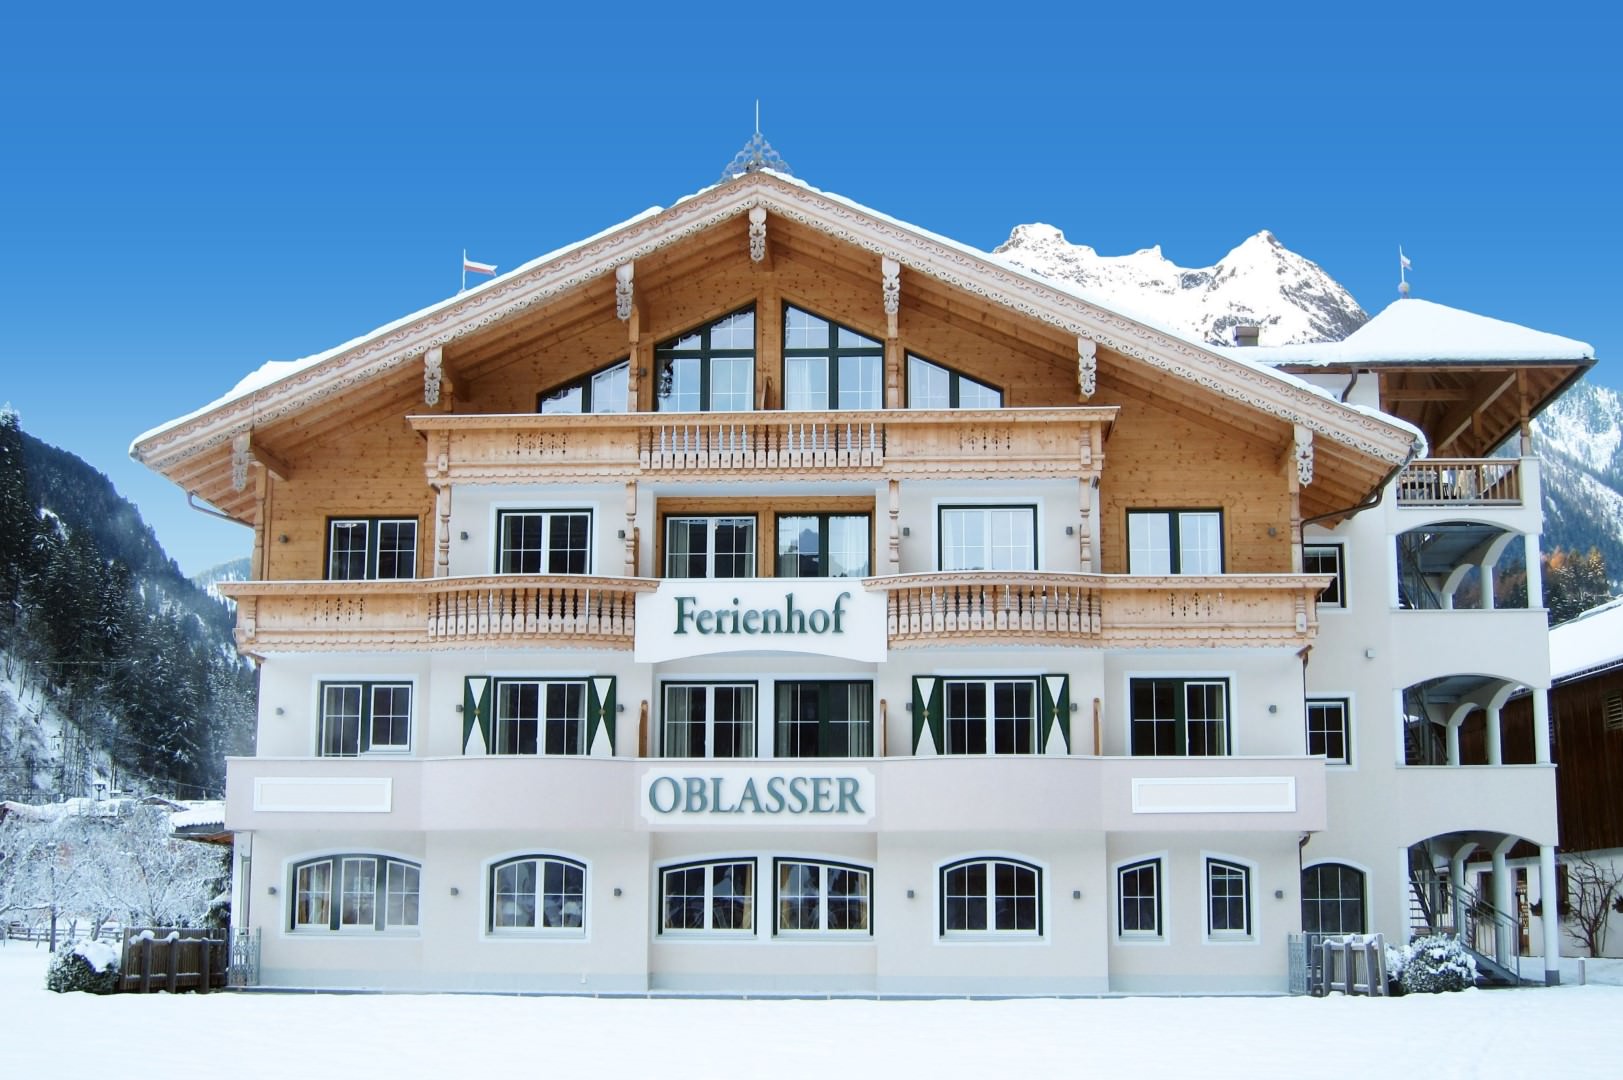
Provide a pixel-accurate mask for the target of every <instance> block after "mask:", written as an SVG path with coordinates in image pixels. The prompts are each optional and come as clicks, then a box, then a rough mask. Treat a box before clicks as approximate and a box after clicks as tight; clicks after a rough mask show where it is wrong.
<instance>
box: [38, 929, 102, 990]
mask: <svg viewBox="0 0 1623 1080" xmlns="http://www.w3.org/2000/svg"><path fill="white" fill-rule="evenodd" d="M45 989H47V990H55V991H56V992H57V993H59V994H66V993H68V992H70V991H73V990H84V991H86V992H88V993H92V994H111V993H114V992H115V991H117V990H118V947H117V946H115V945H113V944H112V943H111V942H106V941H94V940H92V941H81V942H80V943H79V944H77V945H75V946H74V947H73V948H71V949H60V950H58V951H57V953H56V955H55V956H52V957H51V964H50V966H49V967H48V968H46V969H45Z"/></svg>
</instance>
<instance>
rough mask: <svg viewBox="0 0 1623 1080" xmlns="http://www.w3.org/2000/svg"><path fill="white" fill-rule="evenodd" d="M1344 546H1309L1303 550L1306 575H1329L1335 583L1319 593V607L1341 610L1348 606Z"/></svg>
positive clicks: (1303, 568) (1303, 567)
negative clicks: (1340, 608) (1343, 558)
mask: <svg viewBox="0 0 1623 1080" xmlns="http://www.w3.org/2000/svg"><path fill="white" fill-rule="evenodd" d="M1342 555H1343V552H1342V545H1340V544H1307V545H1305V546H1303V548H1302V572H1303V573H1304V574H1329V575H1331V576H1332V577H1334V578H1335V580H1334V581H1332V582H1330V584H1328V585H1326V586H1325V587H1324V591H1323V592H1321V593H1319V606H1320V607H1330V608H1339V607H1346V606H1347V571H1346V569H1345V567H1344V566H1343V564H1342Z"/></svg>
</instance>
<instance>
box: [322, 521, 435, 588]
mask: <svg viewBox="0 0 1623 1080" xmlns="http://www.w3.org/2000/svg"><path fill="white" fill-rule="evenodd" d="M416 576H417V519H416V518H386V517H352V518H328V519H327V580H328V581H362V580H372V579H381V580H399V579H402V578H413V577H416Z"/></svg>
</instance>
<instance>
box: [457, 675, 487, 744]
mask: <svg viewBox="0 0 1623 1080" xmlns="http://www.w3.org/2000/svg"><path fill="white" fill-rule="evenodd" d="M493 681H494V680H492V679H491V678H490V676H488V675H469V676H468V677H467V678H465V679H463V680H462V752H463V753H464V754H466V753H468V746H469V744H470V743H471V742H472V741H473V732H474V728H475V727H477V728H478V729H479V745H480V746H483V747H484V751H485V753H487V754H488V753H491V752H492V751H493V749H494V746H493V745H492V743H491V738H492V737H493V734H494V731H493V726H492V724H491V722H490V697H491V683H492V682H493Z"/></svg>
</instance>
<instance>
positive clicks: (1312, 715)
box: [1307, 698, 1350, 765]
mask: <svg viewBox="0 0 1623 1080" xmlns="http://www.w3.org/2000/svg"><path fill="white" fill-rule="evenodd" d="M1348 744H1349V740H1348V729H1347V699H1346V698H1332V699H1329V700H1325V701H1309V702H1308V703H1307V752H1308V753H1309V754H1318V755H1322V756H1323V757H1324V758H1325V760H1326V761H1328V762H1330V763H1331V764H1332V765H1346V764H1348V763H1349V760H1350V759H1349V757H1348Z"/></svg>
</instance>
